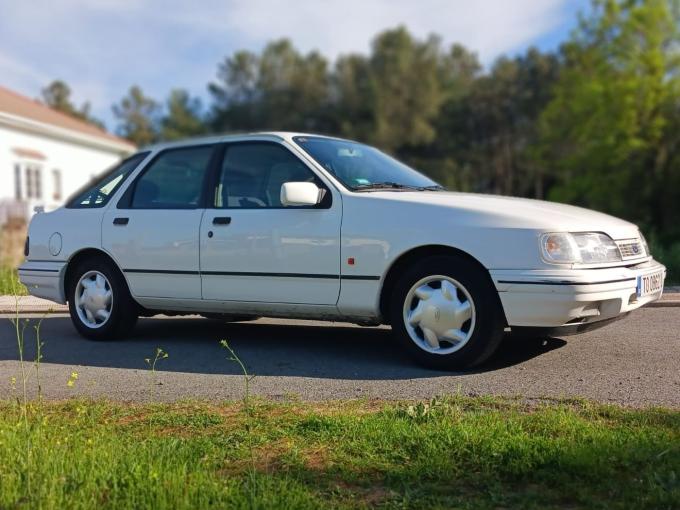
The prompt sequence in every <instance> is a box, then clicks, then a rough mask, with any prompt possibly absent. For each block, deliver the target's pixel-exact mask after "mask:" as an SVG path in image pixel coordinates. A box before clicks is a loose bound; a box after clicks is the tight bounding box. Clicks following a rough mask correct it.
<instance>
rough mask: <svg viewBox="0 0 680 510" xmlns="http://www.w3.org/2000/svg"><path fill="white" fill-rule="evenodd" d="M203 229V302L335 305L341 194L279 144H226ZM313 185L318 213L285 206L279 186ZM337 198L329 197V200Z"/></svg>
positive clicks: (313, 209) (307, 208)
mask: <svg viewBox="0 0 680 510" xmlns="http://www.w3.org/2000/svg"><path fill="white" fill-rule="evenodd" d="M224 151H225V152H224V156H223V159H222V162H221V164H220V165H219V167H218V169H217V172H216V182H215V185H214V187H213V198H212V202H211V203H209V204H208V208H207V209H206V212H205V214H204V216H203V221H202V223H201V274H202V278H203V298H204V299H206V300H223V301H248V302H267V303H286V304H318V305H334V304H336V303H337V300H338V295H339V292H340V223H341V219H342V202H341V199H340V194H339V193H337V191H335V192H334V191H333V188H332V187H330V186H328V185H327V184H325V183H324V182H323V181H322V180H321V179H320V178H319V176H317V175H316V174H315V173H314V172H313V171H312V170H311V169H310V168H309V167H308V166H307V165H306V164H305V163H304V162H303V161H302V160H300V159H299V158H298V157H297V156H296V155H294V154H293V153H292V152H291V151H290V150H289V149H288V148H287V147H285V146H284V145H282V144H280V143H275V142H265V141H249V142H235V143H230V144H227V145H226V146H225V148H224ZM303 181H306V182H314V183H315V184H316V185H317V186H318V187H320V188H321V189H323V199H322V201H321V203H320V204H317V205H316V206H302V207H290V206H288V207H284V206H283V205H282V203H281V186H282V184H283V183H284V182H303ZM334 193H335V194H334Z"/></svg>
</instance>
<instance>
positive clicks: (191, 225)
mask: <svg viewBox="0 0 680 510" xmlns="http://www.w3.org/2000/svg"><path fill="white" fill-rule="evenodd" d="M215 147H216V146H215V145H202V146H188V147H182V148H173V149H166V150H164V151H161V152H160V153H159V154H158V155H156V156H155V157H154V158H153V160H152V161H151V162H150V163H149V164H148V165H146V167H145V168H144V169H143V170H142V172H141V173H140V174H139V175H138V176H137V178H136V179H135V181H134V182H133V183H132V184H131V185H130V187H129V188H128V189H127V190H126V192H125V193H124V194H123V196H122V198H121V200H120V201H119V202H118V204H116V205H114V206H112V207H110V208H109V209H108V211H107V212H106V214H105V215H104V219H103V225H102V242H103V246H104V248H105V249H106V250H107V251H108V252H109V253H110V254H111V255H112V256H113V258H114V259H115V260H116V262H117V263H118V265H119V267H120V268H121V269H122V270H123V272H124V273H125V276H126V277H127V281H128V283H129V285H130V291H131V292H132V294H133V295H134V296H138V297H155V298H184V299H200V298H201V278H200V274H199V256H198V250H199V228H200V224H201V216H202V215H203V212H204V210H205V209H204V206H205V199H206V179H207V175H208V167H209V165H210V162H211V157H212V155H213V152H214V150H215Z"/></svg>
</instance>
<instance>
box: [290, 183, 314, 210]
mask: <svg viewBox="0 0 680 510" xmlns="http://www.w3.org/2000/svg"><path fill="white" fill-rule="evenodd" d="M321 197H322V194H321V189H319V187H318V186H317V185H316V184H314V183H313V182H284V183H283V185H281V203H282V204H283V205H284V206H286V207H287V206H291V205H316V204H318V203H319V202H321Z"/></svg>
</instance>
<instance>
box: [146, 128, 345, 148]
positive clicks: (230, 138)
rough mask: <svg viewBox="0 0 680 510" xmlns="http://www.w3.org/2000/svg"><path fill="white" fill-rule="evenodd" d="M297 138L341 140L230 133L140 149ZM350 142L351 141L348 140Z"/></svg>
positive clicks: (289, 134) (293, 134)
mask: <svg viewBox="0 0 680 510" xmlns="http://www.w3.org/2000/svg"><path fill="white" fill-rule="evenodd" d="M296 136H308V137H315V138H328V139H334V140H339V139H340V138H338V137H334V136H328V135H320V134H313V133H298V132H293V131H260V132H253V133H230V134H222V135H213V136H203V137H197V138H186V139H183V140H177V141H172V142H163V143H157V144H153V145H148V146H146V147H143V148H142V149H140V151H150V150H151V151H157V150H162V149H170V148H174V147H186V146H190V145H205V144H211V143H220V142H237V141H246V140H270V141H277V142H280V141H292V140H293V138H294V137H296ZM347 141H349V140H347Z"/></svg>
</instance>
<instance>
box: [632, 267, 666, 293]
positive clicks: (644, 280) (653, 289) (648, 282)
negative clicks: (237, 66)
mask: <svg viewBox="0 0 680 510" xmlns="http://www.w3.org/2000/svg"><path fill="white" fill-rule="evenodd" d="M662 290H663V271H658V272H656V273H649V274H645V275H642V276H638V277H637V295H638V297H645V296H649V295H651V294H658V293H660V292H661V291H662Z"/></svg>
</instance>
